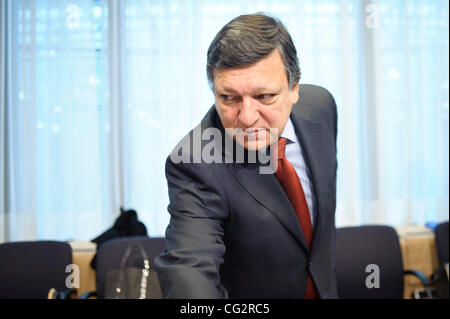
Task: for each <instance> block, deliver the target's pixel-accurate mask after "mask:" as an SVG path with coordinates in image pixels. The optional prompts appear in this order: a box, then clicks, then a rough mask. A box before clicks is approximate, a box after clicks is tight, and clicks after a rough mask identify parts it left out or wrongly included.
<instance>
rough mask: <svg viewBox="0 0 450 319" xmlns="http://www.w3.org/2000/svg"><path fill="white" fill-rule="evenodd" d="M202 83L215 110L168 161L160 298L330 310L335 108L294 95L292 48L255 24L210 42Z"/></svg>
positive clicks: (327, 98) (305, 89) (251, 20)
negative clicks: (262, 301) (312, 302)
mask: <svg viewBox="0 0 450 319" xmlns="http://www.w3.org/2000/svg"><path fill="white" fill-rule="evenodd" d="M207 71H208V79H209V81H210V84H211V87H212V89H213V92H214V95H215V105H214V106H213V107H212V108H211V109H210V111H209V112H208V113H207V114H206V116H205V117H204V119H203V120H202V122H201V123H200V125H199V126H198V127H196V128H195V129H194V130H193V131H191V132H190V133H189V134H188V135H187V136H186V137H185V138H184V139H183V140H182V141H181V142H180V143H179V145H178V146H177V147H176V148H175V149H174V151H173V152H172V153H171V155H170V156H169V158H168V159H167V161H166V177H167V181H168V186H169V197H170V205H169V206H168V211H169V213H170V215H171V219H170V223H169V225H168V227H167V230H166V249H165V251H164V252H163V253H162V254H161V255H160V256H158V257H157V258H156V259H155V261H154V267H155V269H156V270H157V271H158V276H159V280H160V284H161V288H162V291H163V293H164V296H165V297H168V298H226V297H231V298H337V288H336V275H335V263H334V259H335V256H334V255H335V248H334V245H335V201H336V200H335V198H336V168H337V162H336V134H337V125H336V120H337V115H336V105H335V103H334V99H333V97H332V96H331V95H330V94H329V93H328V92H327V91H326V90H324V89H322V88H319V87H316V86H311V85H302V86H299V83H298V82H299V79H300V69H299V65H298V58H297V52H296V49H295V46H294V44H293V42H292V39H291V37H290V35H289V33H288V32H287V30H286V29H285V27H284V26H283V24H282V23H281V22H280V21H278V20H276V19H274V18H272V17H269V16H266V15H263V14H255V15H243V16H239V17H237V18H235V19H233V20H232V21H230V22H229V23H228V24H227V25H225V26H224V27H223V28H222V30H221V31H219V33H218V34H217V35H216V37H215V39H214V40H213V42H212V43H211V45H210V48H209V50H208V62H207ZM300 87H301V89H300ZM230 141H231V142H230ZM230 145H231V147H230ZM273 146H276V147H274V148H273ZM274 150H275V151H274ZM241 155H242V156H241ZM265 155H267V156H270V159H271V160H270V161H269V163H275V165H273V167H274V168H275V169H276V172H275V173H273V171H272V173H269V174H268V173H264V172H263V171H262V170H261V168H262V167H266V166H267V157H266V158H265V157H264V156H265ZM255 158H256V160H253V159H255ZM261 159H264V160H261ZM269 166H270V165H269Z"/></svg>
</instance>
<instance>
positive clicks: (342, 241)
mask: <svg viewBox="0 0 450 319" xmlns="http://www.w3.org/2000/svg"><path fill="white" fill-rule="evenodd" d="M370 265H372V266H370ZM377 269H378V270H379V272H378V270H377ZM376 272H378V274H379V281H378V282H379V288H376V287H373V284H374V283H375V282H376V281H375V280H374V278H375V277H374V276H376ZM336 274H337V283H338V296H339V298H343V299H391V298H392V299H401V298H403V289H404V287H403V284H404V279H403V262H402V255H401V248H400V243H399V238H398V236H397V233H396V231H395V229H393V228H392V227H389V226H378V225H377V226H359V227H344V228H338V229H336ZM366 280H367V281H368V282H369V284H368V285H367V284H366ZM370 287H372V288H370Z"/></svg>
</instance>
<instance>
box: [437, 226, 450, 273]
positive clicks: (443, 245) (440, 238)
mask: <svg viewBox="0 0 450 319" xmlns="http://www.w3.org/2000/svg"><path fill="white" fill-rule="evenodd" d="M434 236H435V242H436V250H437V255H438V261H439V264H440V265H445V264H447V263H448V243H449V234H448V222H445V223H441V224H439V225H437V226H436V228H435V229H434Z"/></svg>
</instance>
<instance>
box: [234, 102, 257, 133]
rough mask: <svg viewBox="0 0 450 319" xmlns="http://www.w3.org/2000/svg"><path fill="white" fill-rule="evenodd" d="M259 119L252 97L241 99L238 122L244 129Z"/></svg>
mask: <svg viewBox="0 0 450 319" xmlns="http://www.w3.org/2000/svg"><path fill="white" fill-rule="evenodd" d="M258 119H259V111H258V106H257V103H256V101H254V100H253V99H252V98H244V99H242V103H241V107H240V110H239V124H240V126H241V127H242V128H244V129H246V128H249V127H252V126H253V124H255V123H256V121H258Z"/></svg>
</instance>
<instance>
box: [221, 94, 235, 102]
mask: <svg viewBox="0 0 450 319" xmlns="http://www.w3.org/2000/svg"><path fill="white" fill-rule="evenodd" d="M220 98H221V99H222V100H223V101H225V102H229V101H232V100H233V96H231V95H225V94H222V95H221V96H220Z"/></svg>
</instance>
